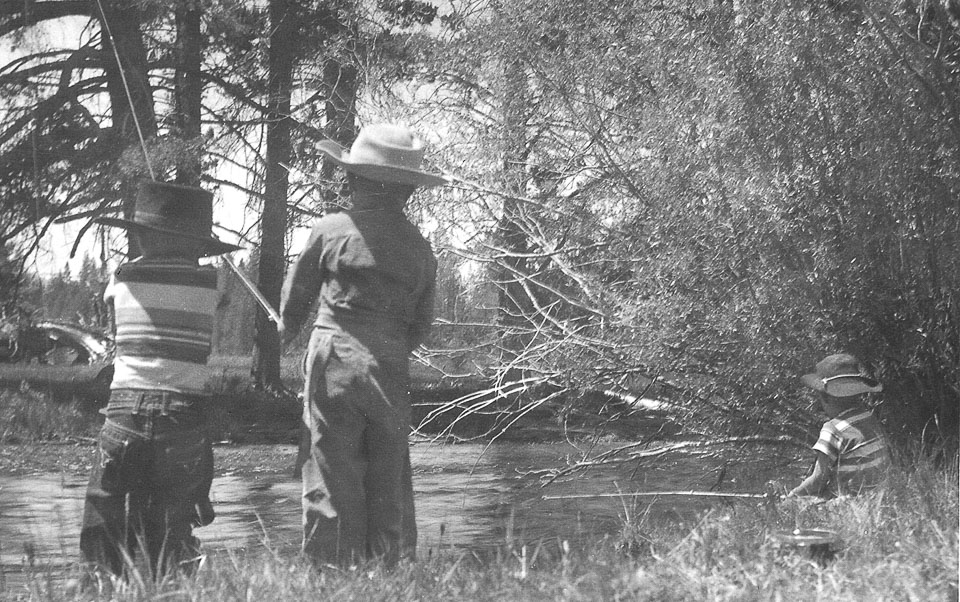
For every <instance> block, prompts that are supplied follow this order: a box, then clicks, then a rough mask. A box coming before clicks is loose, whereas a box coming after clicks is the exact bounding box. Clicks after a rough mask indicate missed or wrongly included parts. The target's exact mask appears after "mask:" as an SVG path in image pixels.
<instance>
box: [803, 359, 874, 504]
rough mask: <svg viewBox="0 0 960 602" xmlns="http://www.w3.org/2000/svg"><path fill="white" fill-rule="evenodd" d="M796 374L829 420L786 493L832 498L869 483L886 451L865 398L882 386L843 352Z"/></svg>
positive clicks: (866, 485)
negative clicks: (806, 472) (809, 468)
mask: <svg viewBox="0 0 960 602" xmlns="http://www.w3.org/2000/svg"><path fill="white" fill-rule="evenodd" d="M801 380H802V382H803V384H804V385H806V386H807V387H809V388H811V389H813V390H814V391H816V392H817V394H818V396H819V399H820V405H821V407H822V408H823V411H824V413H825V414H826V415H827V417H828V418H829V420H828V421H827V422H826V423H824V425H823V428H822V429H821V430H820V438H819V440H818V441H817V443H816V444H815V445H814V446H813V450H814V453H815V454H816V460H815V463H814V467H813V472H812V474H811V475H810V476H808V477H807V478H806V479H804V481H803V482H802V483H800V485H798V486H797V487H796V488H795V489H793V490H792V491H790V492H789V493H788V494H787V496H788V497H791V496H799V495H815V496H819V497H824V498H832V497H837V496H840V495H856V494H857V493H860V492H861V491H865V490H869V489H871V488H873V487H875V486H876V485H877V484H878V483H879V481H880V480H881V479H882V478H883V476H884V474H885V472H886V470H887V469H888V468H889V466H890V454H889V450H888V447H887V440H886V437H885V435H884V433H883V430H882V428H881V426H880V421H879V420H877V418H876V416H874V415H873V412H871V411H870V410H869V409H867V407H866V405H865V398H866V396H867V394H868V393H876V392H879V391H881V390H882V389H883V386H882V385H881V384H880V383H879V382H878V381H876V380H874V379H872V378H871V377H869V376H868V375H867V374H866V373H865V371H864V370H863V367H862V366H861V365H860V362H859V360H857V358H855V357H854V356H852V355H849V354H846V353H840V354H836V355H830V356H828V357H826V358H824V359H823V360H822V361H821V362H820V363H818V364H817V367H816V371H815V372H814V373H813V374H806V375H804V376H803V377H801Z"/></svg>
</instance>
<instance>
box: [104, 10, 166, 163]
mask: <svg viewBox="0 0 960 602" xmlns="http://www.w3.org/2000/svg"><path fill="white" fill-rule="evenodd" d="M97 8H99V9H100V16H101V17H103V28H104V30H105V31H106V34H107V38H108V39H109V40H110V48H111V49H112V50H113V56H114V58H115V59H116V61H117V69H118V70H119V71H120V81H121V82H123V91H124V92H125V93H126V95H127V103H128V104H129V105H130V113H131V114H132V115H133V125H134V127H135V128H136V130H137V138H139V139H140V148H141V150H143V160H144V162H145V163H146V164H147V171H149V172H150V179H151V180H156V179H157V176H156V175H155V174H154V173H153V166H152V165H151V164H150V155H149V154H148V153H147V142H146V140H144V138H143V130H142V129H141V128H140V119H139V118H138V117H137V108H136V107H135V106H134V105H133V95H132V94H131V93H130V84H129V83H127V74H126V73H125V72H124V70H123V63H121V62H120V53H119V52H117V43H116V40H115V39H114V37H113V33H112V32H111V31H110V23H108V22H107V13H106V12H104V10H103V4H102V3H101V1H100V0H97Z"/></svg>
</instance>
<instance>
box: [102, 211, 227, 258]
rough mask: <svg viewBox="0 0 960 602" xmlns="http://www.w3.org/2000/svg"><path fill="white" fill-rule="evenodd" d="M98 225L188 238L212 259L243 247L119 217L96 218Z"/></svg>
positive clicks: (212, 237)
mask: <svg viewBox="0 0 960 602" xmlns="http://www.w3.org/2000/svg"><path fill="white" fill-rule="evenodd" d="M93 221H94V222H96V223H98V224H103V225H104V226H115V227H117V228H126V229H128V230H153V231H154V232H163V233H164V234H169V235H171V236H177V237H179V238H189V239H190V240H195V241H197V242H200V243H203V247H202V248H201V252H202V253H203V256H204V257H212V256H214V255H223V254H224V253H233V252H234V251H239V250H240V249H242V248H243V247H238V246H237V245H232V244H230V243H225V242H223V241H222V240H220V239H218V238H216V237H214V236H210V237H203V236H195V235H193V234H187V233H185V232H178V231H177V230H169V229H167V228H158V227H156V226H146V225H144V224H140V223H137V222H134V221H131V220H128V219H122V218H119V217H98V218H95V219H94V220H93Z"/></svg>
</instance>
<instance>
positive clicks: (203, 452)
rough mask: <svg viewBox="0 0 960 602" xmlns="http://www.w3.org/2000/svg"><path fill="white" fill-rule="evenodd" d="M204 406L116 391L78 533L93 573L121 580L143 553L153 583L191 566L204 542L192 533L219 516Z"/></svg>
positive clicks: (166, 395) (191, 399)
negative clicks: (214, 503) (212, 494)
mask: <svg viewBox="0 0 960 602" xmlns="http://www.w3.org/2000/svg"><path fill="white" fill-rule="evenodd" d="M204 401H205V398H202V397H198V396H185V395H180V394H176V393H170V392H166V391H141V390H133V389H123V390H115V391H113V392H112V393H111V397H110V402H109V403H108V404H107V407H106V410H105V413H106V416H107V419H106V422H104V425H103V427H102V429H101V430H100V445H99V450H98V453H97V458H96V461H95V463H94V466H93V470H92V472H91V474H90V482H89V484H88V486H87V494H86V500H85V504H84V512H83V525H82V527H81V531H80V551H81V554H82V556H83V559H84V561H85V562H86V563H87V564H88V565H89V566H90V568H95V569H100V570H106V571H109V572H111V573H113V574H115V575H121V574H122V572H123V569H124V567H125V566H126V564H127V563H128V562H130V561H132V560H133V559H134V558H136V555H137V552H138V551H139V552H140V553H142V554H144V555H145V556H146V558H147V559H148V561H149V563H150V570H151V571H152V572H153V576H154V577H158V576H161V575H163V574H165V573H167V572H169V571H171V570H176V569H178V568H179V569H185V570H187V571H190V570H192V569H193V568H194V566H195V564H196V561H197V560H198V557H199V541H198V540H197V539H196V538H195V537H193V535H192V530H193V528H194V527H196V526H202V525H206V524H209V523H210V522H212V521H213V516H214V514H213V508H212V506H211V505H210V500H209V494H210V485H211V483H212V482H213V447H212V445H211V443H210V439H209V438H208V437H207V436H206V434H205V432H204V430H203V426H202V408H203V406H204Z"/></svg>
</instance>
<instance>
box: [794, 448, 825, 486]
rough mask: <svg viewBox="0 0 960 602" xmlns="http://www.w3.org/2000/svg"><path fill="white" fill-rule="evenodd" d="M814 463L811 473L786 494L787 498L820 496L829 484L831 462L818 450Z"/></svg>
mask: <svg viewBox="0 0 960 602" xmlns="http://www.w3.org/2000/svg"><path fill="white" fill-rule="evenodd" d="M816 454H817V457H816V461H815V462H814V465H813V473H812V474H811V475H810V476H809V477H807V478H806V479H804V480H803V482H802V483H800V485H798V486H797V487H796V488H795V489H793V490H792V491H791V492H790V493H788V494H787V497H794V496H797V495H821V494H822V493H823V490H824V489H825V488H826V486H827V483H829V482H830V472H831V471H832V470H833V461H832V460H830V456H828V455H827V454H825V453H823V452H822V451H820V450H816Z"/></svg>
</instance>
